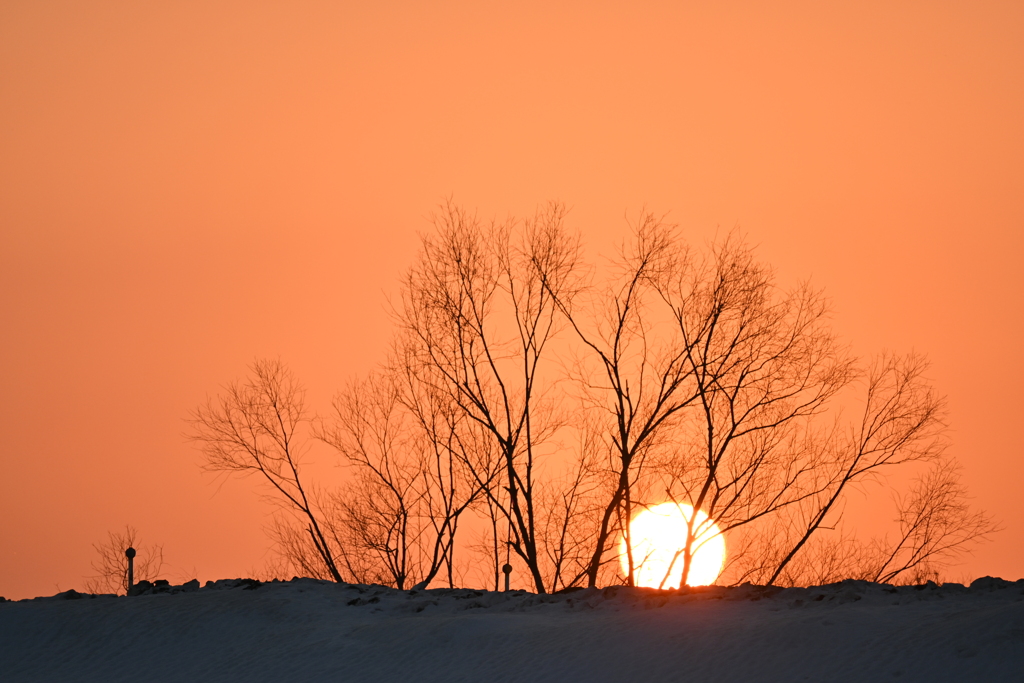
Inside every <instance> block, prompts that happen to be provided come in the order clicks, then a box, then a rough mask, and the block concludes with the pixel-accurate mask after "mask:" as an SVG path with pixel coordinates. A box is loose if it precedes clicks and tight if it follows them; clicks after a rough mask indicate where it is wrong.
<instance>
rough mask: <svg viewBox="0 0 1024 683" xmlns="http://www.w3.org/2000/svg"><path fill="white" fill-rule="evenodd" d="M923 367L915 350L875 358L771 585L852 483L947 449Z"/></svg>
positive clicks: (939, 406)
mask: <svg viewBox="0 0 1024 683" xmlns="http://www.w3.org/2000/svg"><path fill="white" fill-rule="evenodd" d="M926 368H927V363H926V362H925V361H924V359H923V358H921V357H920V356H915V355H911V356H908V357H905V358H904V357H898V356H894V355H891V354H884V355H882V356H881V357H879V358H878V359H876V361H875V362H874V363H873V365H872V367H871V368H870V370H869V371H868V375H867V382H866V384H867V392H866V397H865V400H864V406H863V412H862V415H861V419H860V423H859V425H858V426H857V427H856V428H854V429H851V430H850V433H849V434H848V435H847V436H846V437H845V438H838V439H833V440H832V441H831V443H830V444H829V449H830V450H832V451H834V452H833V454H832V455H831V457H830V458H829V459H828V462H827V464H826V466H827V469H828V471H829V477H828V480H827V481H826V482H825V484H824V485H823V486H822V487H821V488H820V490H819V491H817V492H816V493H815V495H814V496H813V497H812V499H811V500H812V502H813V506H812V508H811V514H810V515H807V516H806V523H805V526H804V529H803V531H802V533H801V534H800V535H799V537H798V538H797V540H796V542H795V543H794V544H793V546H792V547H791V549H790V550H789V552H788V553H786V554H785V555H784V556H783V557H782V559H781V560H780V561H779V563H778V565H777V566H776V567H775V570H774V571H773V572H772V574H771V575H770V576H769V578H768V581H767V583H768V584H769V585H770V584H772V583H774V582H775V581H776V580H778V578H779V576H780V575H781V574H782V572H783V571H784V570H785V569H786V566H787V564H788V563H789V562H790V561H792V559H793V557H795V556H796V554H797V553H798V552H800V549H801V548H802V547H803V546H804V544H805V543H806V542H807V541H808V539H810V538H811V536H812V535H813V534H814V533H815V532H816V531H817V530H818V529H819V528H821V527H822V526H823V524H825V522H826V520H827V519H829V516H830V514H832V513H833V511H834V510H835V508H836V505H837V504H838V503H839V501H841V500H842V496H843V494H844V493H845V492H846V491H847V490H848V489H849V488H850V486H851V485H852V484H854V483H856V482H859V481H861V480H865V479H867V478H869V477H873V476H876V475H878V474H880V472H881V471H882V470H883V469H890V468H892V467H893V466H896V465H901V464H904V463H908V462H919V461H935V460H937V459H938V458H939V457H940V456H941V455H942V453H943V452H944V451H945V448H946V441H945V439H944V435H943V429H944V427H945V424H944V420H943V418H944V415H943V413H944V405H943V403H944V402H943V400H942V398H941V397H939V396H938V395H937V394H936V392H935V391H934V389H932V387H931V386H930V385H929V384H928V383H927V382H926V381H925V379H924V371H925V369H926ZM947 474H949V475H951V474H952V471H949V472H947Z"/></svg>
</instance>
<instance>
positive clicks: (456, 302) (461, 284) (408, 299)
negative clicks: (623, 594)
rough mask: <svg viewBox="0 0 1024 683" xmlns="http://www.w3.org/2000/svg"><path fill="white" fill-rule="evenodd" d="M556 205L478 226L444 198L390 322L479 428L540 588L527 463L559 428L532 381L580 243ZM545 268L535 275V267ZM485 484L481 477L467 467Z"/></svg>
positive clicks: (500, 498)
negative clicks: (495, 458)
mask: <svg viewBox="0 0 1024 683" xmlns="http://www.w3.org/2000/svg"><path fill="white" fill-rule="evenodd" d="M564 215H565V210H564V208H563V207H561V206H560V205H557V204H552V205H549V206H548V207H547V208H546V209H544V210H542V211H540V212H538V214H537V215H536V216H535V217H534V218H533V219H531V220H529V221H526V222H525V223H524V224H522V226H519V225H518V224H517V223H516V222H515V221H512V220H509V221H507V222H505V223H492V224H490V225H488V226H485V225H483V224H481V222H480V221H479V220H478V219H477V218H476V217H474V216H471V215H470V214H468V213H467V212H465V211H464V210H462V209H459V208H457V207H455V206H453V205H452V204H451V203H448V204H446V205H445V206H444V207H443V209H442V211H441V213H440V214H439V215H438V216H436V217H435V221H434V223H435V229H436V230H435V233H436V234H435V235H434V236H432V237H430V236H428V237H425V238H424V240H423V251H422V253H421V256H420V259H419V261H418V263H417V265H416V266H415V267H413V268H412V269H411V270H410V272H409V274H408V276H407V277H406V279H405V282H404V287H403V299H402V305H401V308H400V310H399V311H398V319H399V322H400V324H401V325H402V328H403V330H404V331H405V333H407V334H408V335H409V337H410V339H412V340H414V341H415V345H414V346H413V347H412V348H413V349H414V352H415V356H414V358H415V364H416V366H417V367H418V368H423V369H424V371H423V372H421V373H420V376H421V377H424V378H427V379H428V381H432V382H435V384H434V387H435V388H436V389H437V390H438V391H441V392H442V393H444V394H446V395H447V396H448V397H450V399H451V401H452V402H453V404H454V405H456V406H457V407H458V408H459V410H460V411H461V412H462V413H463V414H464V415H465V416H466V417H468V418H469V419H470V420H472V421H474V422H475V423H476V424H477V425H479V426H480V427H481V428H482V429H483V430H484V432H485V433H486V434H487V436H488V438H489V439H490V440H491V443H492V444H493V446H494V451H495V452H496V453H497V454H498V455H499V457H500V460H501V467H502V478H503V487H504V489H505V492H506V494H507V495H497V493H496V492H495V491H494V489H493V487H491V486H488V487H487V488H486V489H485V493H486V495H488V497H489V498H490V499H491V502H492V504H494V505H495V506H498V507H499V508H500V509H501V510H502V514H503V515H504V516H505V517H506V518H507V519H509V520H510V521H511V533H512V538H511V540H510V544H511V548H512V550H513V551H514V552H515V554H516V555H517V556H518V557H519V558H521V560H522V561H523V562H524V563H525V565H526V567H527V570H528V571H529V573H530V576H531V579H532V581H533V583H534V585H535V587H536V589H537V590H538V591H539V592H543V591H544V590H545V586H544V579H543V572H542V569H541V561H540V560H541V558H540V550H539V545H538V538H537V534H538V530H537V516H536V510H535V502H536V501H535V491H536V481H535V474H536V473H535V467H536V465H537V462H538V457H539V454H540V452H541V446H542V444H544V443H545V441H546V440H548V439H549V438H550V437H551V435H552V434H553V433H554V431H555V430H556V429H557V427H558V424H557V420H556V419H555V414H554V409H553V408H554V407H553V406H552V405H551V404H550V403H545V401H544V391H543V387H542V386H541V382H542V381H543V379H542V374H543V371H544V368H543V366H542V360H543V359H544V358H545V352H546V351H547V348H548V344H549V342H550V341H551V339H552V337H553V335H554V334H555V332H556V330H557V328H558V325H559V318H558V316H557V310H556V306H555V303H554V297H553V296H552V294H551V292H556V293H557V294H558V295H559V296H560V297H562V298H565V299H570V298H571V289H572V287H573V285H574V280H573V278H574V275H575V270H576V268H577V261H578V253H577V252H578V250H577V247H576V244H575V242H574V241H573V240H572V239H570V238H569V237H567V236H566V234H565V232H564V230H563V228H562V222H563V218H564ZM537 264H543V272H544V273H545V274H546V275H545V278H544V279H543V281H542V278H541V276H540V270H541V269H540V267H539V266H538V265H537ZM474 476H475V478H476V479H477V480H478V481H479V482H481V483H482V482H483V480H484V478H485V477H486V476H489V470H488V471H487V472H485V473H479V472H474Z"/></svg>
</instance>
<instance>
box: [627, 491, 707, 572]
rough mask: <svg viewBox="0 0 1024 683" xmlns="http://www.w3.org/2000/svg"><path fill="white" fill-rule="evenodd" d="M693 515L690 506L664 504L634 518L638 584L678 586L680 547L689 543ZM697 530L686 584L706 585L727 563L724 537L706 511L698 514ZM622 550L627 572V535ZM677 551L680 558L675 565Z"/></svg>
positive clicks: (635, 563)
mask: <svg viewBox="0 0 1024 683" xmlns="http://www.w3.org/2000/svg"><path fill="white" fill-rule="evenodd" d="M692 514H693V508H692V507H690V506H689V505H686V504H680V505H677V504H675V503H661V504H660V505H655V506H653V507H650V508H648V509H647V510H644V511H643V512H641V513H640V514H638V515H637V516H636V517H634V518H633V521H632V522H631V523H630V525H629V528H630V531H631V533H632V536H633V563H634V566H635V569H634V572H635V577H636V585H638V586H648V587H651V588H659V587H662V588H675V587H678V586H679V581H680V579H681V578H682V574H683V559H682V552H681V550H682V548H683V547H684V545H685V544H686V524H687V521H689V519H690V515H692ZM694 530H695V531H696V532H698V535H697V538H696V540H695V541H694V547H695V548H696V552H695V553H694V556H693V563H692V566H691V567H690V575H689V577H688V578H687V581H686V584H687V585H689V586H706V585H708V584H711V583H714V582H715V579H717V578H718V575H719V573H720V572H721V571H722V566H723V565H724V564H725V539H724V538H723V537H722V533H721V531H720V530H719V528H718V525H716V524H715V523H714V521H713V520H711V519H709V518H708V516H707V515H706V514H705V513H704V512H703V511H701V512H698V513H697V520H696V525H695V527H694ZM619 550H620V553H621V562H622V567H623V573H628V571H629V566H628V562H629V561H628V559H627V557H626V540H625V538H623V539H622V541H621V542H620V545H619ZM677 553H678V554H679V557H678V558H677V559H676V560H675V563H674V564H673V558H676V554H677ZM670 567H671V571H669V568H670ZM666 574H667V575H668V578H666Z"/></svg>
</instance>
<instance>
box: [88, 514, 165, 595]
mask: <svg viewBox="0 0 1024 683" xmlns="http://www.w3.org/2000/svg"><path fill="white" fill-rule="evenodd" d="M93 548H95V549H96V553H97V554H98V555H99V557H98V558H97V559H96V561H94V562H93V563H92V568H93V571H95V572H96V574H95V575H94V576H92V577H90V578H89V579H88V581H86V584H85V589H86V590H87V591H88V592H90V593H122V594H126V593H127V592H128V558H127V556H125V551H126V550H127V549H128V548H134V549H135V560H134V567H133V573H134V578H135V581H136V582H138V581H155V580H156V579H157V577H159V576H160V572H161V571H163V566H164V549H163V546H161V545H154V546H148V545H143V544H140V543H139V535H138V532H137V531H136V530H135V527H133V526H130V525H125V527H124V531H123V532H122V531H111V532H109V533H108V534H107V541H106V542H105V543H100V544H93Z"/></svg>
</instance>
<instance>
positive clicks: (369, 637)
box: [0, 578, 1024, 683]
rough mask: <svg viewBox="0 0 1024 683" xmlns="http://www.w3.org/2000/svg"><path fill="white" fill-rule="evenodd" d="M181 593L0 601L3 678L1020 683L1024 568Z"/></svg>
mask: <svg viewBox="0 0 1024 683" xmlns="http://www.w3.org/2000/svg"><path fill="white" fill-rule="evenodd" d="M173 591H174V592H173V593H172V591H171V590H165V592H163V593H157V594H148V595H140V596H134V597H130V598H124V597H120V598H115V597H112V596H98V597H79V599H68V598H69V597H71V598H74V597H75V596H77V595H78V594H73V592H69V594H70V595H69V594H60V595H57V596H54V597H51V598H36V599H35V600H24V601H20V602H3V603H0V680H3V681H5V682H6V683H15V682H16V681H104V682H111V681H128V680H133V681H487V682H488V683H490V682H499V681H531V682H532V681H559V682H564V681H641V682H646V681H700V682H701V683H705V682H708V681H929V682H931V681H957V683H963V682H964V681H1015V682H1016V681H1024V581H1021V582H1017V583H1009V582H1004V581H1001V580H999V579H988V578H986V579H979V580H978V581H976V582H975V583H974V584H972V587H971V588H965V587H963V586H958V585H950V584H947V585H945V586H943V587H941V588H940V587H936V586H934V584H932V585H929V586H927V587H901V588H893V587H891V586H884V585H879V584H869V583H864V582H852V581H850V582H843V583H841V584H834V585H831V586H824V587H820V588H805V589H786V590H777V589H772V590H765V589H763V588H759V587H752V586H746V587H740V588H732V589H728V588H707V589H691V590H690V591H687V592H675V591H665V592H659V591H653V590H649V589H628V588H623V587H612V588H606V589H603V590H592V591H591V590H588V591H578V592H574V593H569V594H561V595H553V596H538V595H534V594H531V593H525V592H522V591H518V592H512V593H488V592H484V591H474V590H465V589H457V590H427V591H418V592H413V591H404V592H402V591H396V590H393V589H389V588H383V587H380V586H355V585H336V584H330V583H325V582H320V581H314V580H311V579H298V580H293V581H290V582H281V583H278V582H272V583H267V584H263V585H257V584H256V582H246V581H220V582H217V583H216V584H208V585H207V587H206V588H202V589H198V585H197V584H195V583H193V585H186V587H185V588H184V589H183V588H181V587H178V588H175V589H173Z"/></svg>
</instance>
